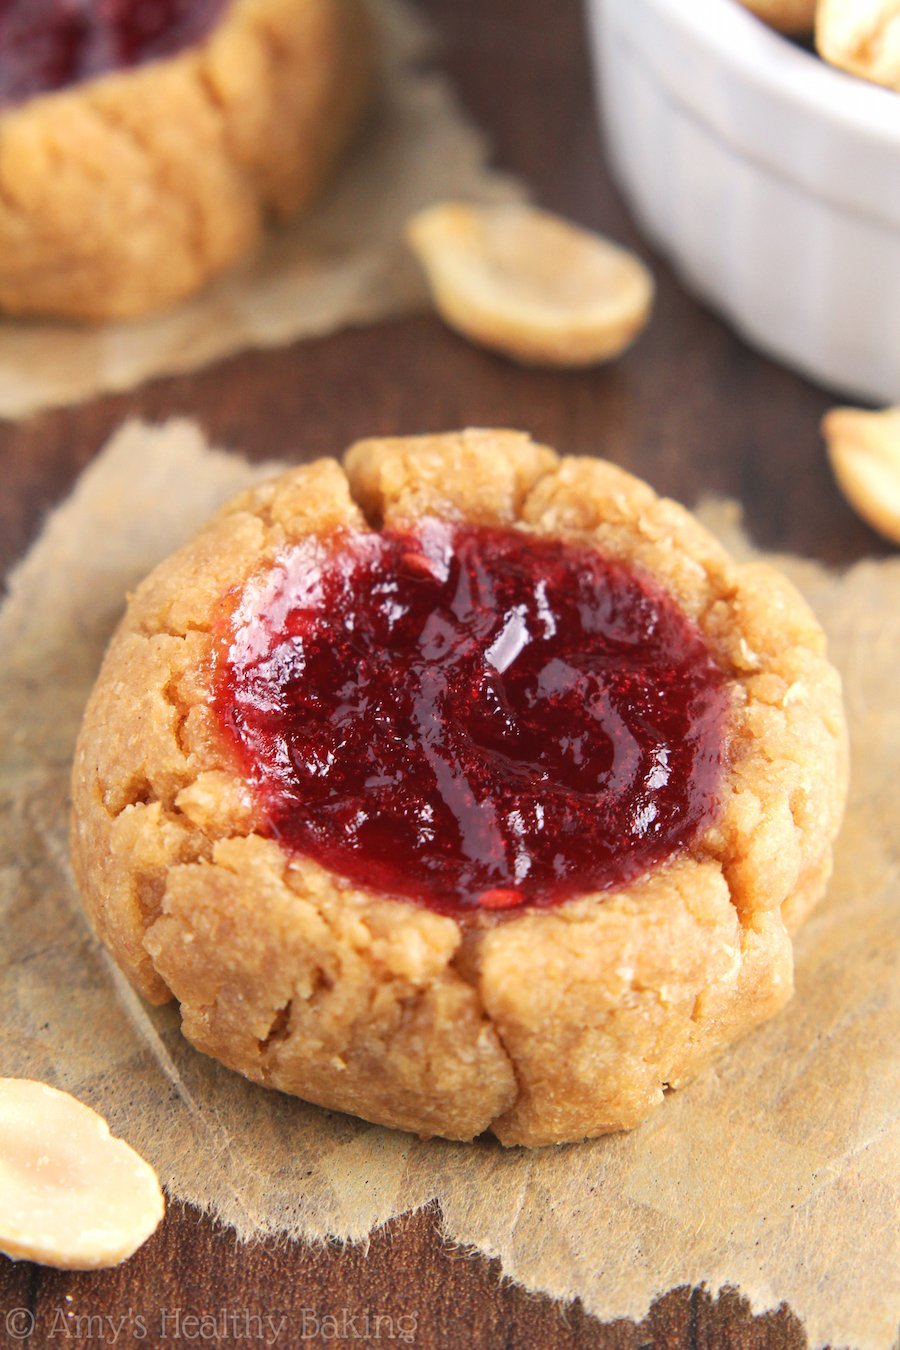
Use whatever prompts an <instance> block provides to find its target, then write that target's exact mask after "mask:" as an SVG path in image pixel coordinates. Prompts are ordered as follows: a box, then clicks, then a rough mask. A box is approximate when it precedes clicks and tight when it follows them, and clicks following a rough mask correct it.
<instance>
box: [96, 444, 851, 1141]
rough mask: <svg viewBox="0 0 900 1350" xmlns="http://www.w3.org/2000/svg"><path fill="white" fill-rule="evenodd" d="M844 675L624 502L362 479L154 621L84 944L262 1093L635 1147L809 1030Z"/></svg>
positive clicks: (389, 474)
mask: <svg viewBox="0 0 900 1350" xmlns="http://www.w3.org/2000/svg"><path fill="white" fill-rule="evenodd" d="M823 648H824V642H823V637H822V633H821V630H820V628H819V626H818V624H817V623H816V621H815V619H814V618H813V616H812V615H811V614H810V612H809V610H808V608H807V607H806V605H805V604H804V602H803V601H802V600H801V598H800V597H799V596H798V595H797V593H796V592H795V591H794V589H793V588H792V587H791V586H790V585H789V584H788V583H787V582H786V581H785V580H784V579H783V578H782V577H781V576H780V575H779V574H778V573H777V572H775V571H774V570H773V569H771V568H769V567H767V566H764V565H761V564H750V565H744V566H739V565H736V564H735V563H733V562H732V561H731V560H730V559H729V558H728V556H727V555H726V554H725V552H724V551H723V549H722V548H721V547H720V546H719V545H718V544H717V543H716V542H715V541H714V540H713V539H712V538H711V537H710V536H709V535H708V534H707V533H706V532H705V531H704V530H703V529H702V528H701V527H700V526H699V524H698V523H697V522H696V521H694V519H693V518H692V517H691V516H690V515H689V513H688V512H686V511H685V510H684V509H683V508H681V507H679V506H677V505H676V504H675V503H673V502H670V501H665V500H661V499H659V498H658V497H657V496H656V495H655V494H654V493H653V492H652V490H651V489H650V488H648V487H647V486H646V485H645V484H643V483H641V482H640V481H639V480H637V479H635V478H633V477H631V476H630V475H629V474H626V473H624V472H623V471H622V470H620V469H617V468H615V467H614V466H612V465H610V464H607V463H605V462H603V461H601V460H595V459H574V458H562V459H561V458H559V457H558V456H557V455H555V454H554V453H553V452H552V451H550V450H548V449H546V448H544V447H542V446H538V445H535V444H534V443H532V442H531V441H530V440H529V439H528V437H526V436H524V435H520V434H518V433H515V432H505V431H468V432H462V433H458V434H448V435H444V436H433V437H413V438H409V439H405V440H401V439H393V440H375V441H365V442H360V443H358V444H357V445H355V446H354V447H352V448H351V449H350V450H349V451H348V453H347V455H346V456H345V458H344V462H343V466H341V465H340V464H339V463H338V462H337V461H334V460H322V461H319V462H317V463H315V464H312V465H308V466H304V467H301V468H298V469H294V470H291V471H289V472H288V473H286V474H284V475H283V476H282V477H281V478H279V479H276V480H274V481H273V482H271V483H268V484H265V485H263V486H262V487H258V488H255V489H253V490H251V491H249V492H248V493H246V494H244V495H243V496H242V497H240V498H239V499H237V500H236V501H235V502H233V503H231V504H230V506H229V507H227V508H226V509H225V510H224V511H223V512H222V513H220V515H219V516H218V517H217V518H216V519H215V520H214V521H213V522H211V524H210V525H209V526H208V527H207V528H206V529H205V530H204V531H203V532H202V533H201V534H200V535H199V536H198V537H197V538H196V539H195V540H194V541H193V543H191V544H189V545H188V546H187V547H186V548H184V549H182V550H181V551H180V552H179V553H177V554H176V555H174V556H173V557H172V558H170V559H169V560H168V561H166V562H165V563H163V564H162V565H161V566H160V567H159V568H157V569H156V570H155V571H154V572H153V573H152V574H151V575H150V577H148V578H147V580H146V581H145V582H144V583H143V584H142V585H141V586H140V587H139V588H138V590H137V592H136V594H135V595H134V597H133V598H132V600H131V603H130V605H129V609H128V612H127V614H126V616H125V618H124V619H123V621H122V624H121V625H120V628H119V630H118V631H117V633H116V635H115V637H114V638H113V641H112V644H111V646H110V649H109V652H108V654H107V657H106V660H105V662H104V665H103V669H102V671H101V673H100V676H99V679H98V681H97V685H96V687H95V690H94V693H93V695H92V697H91V700H90V703H89V705H88V709H87V711H86V714H85V720H84V725H83V729H82V732H81V736H80V739H79V744H78V749H77V753H76V760H75V767H74V772H73V800H74V816H73V836H72V837H73V859H74V864H75V869H76V874H77V877H78V880H79V884H80V887H81V890H82V894H83V897H84V903H85V906H86V909H87V911H88V914H89V915H90V917H91V919H92V922H93V923H94V926H95V928H96V930H97V932H98V933H99V935H100V936H101V938H102V939H103V940H104V942H105V943H106V944H107V945H108V946H109V948H110V949H111V951H112V952H113V954H114V955H115V957H116V959H117V961H118V962H119V964H120V965H121V966H122V968H123V969H124V970H125V971H126V973H127V974H128V975H129V977H130V978H131V980H132V981H133V983H134V984H135V987H136V988H138V989H139V990H140V991H141V992H142V993H143V994H144V995H145V996H146V997H148V998H150V999H152V1000H154V1001H157V1002H162V1001H165V1000H166V999H168V998H169V997H173V996H174V997H175V998H176V999H177V1000H178V1001H179V1003H180V1006H181V1014H182V1025H183V1029H184V1032H185V1035H186V1036H187V1037H188V1038H189V1039H190V1040H191V1041H192V1043H193V1044H194V1045H196V1046H197V1047H198V1048H199V1049H201V1050H204V1051H205V1052H206V1053H208V1054H211V1055H214V1056H215V1057H216V1058H218V1059H220V1060H221V1061H222V1062H223V1063H225V1064H227V1065H229V1066H230V1067H232V1068H235V1069H237V1070H239V1071H240V1072H242V1073H244V1074H246V1075H247V1076H248V1077H250V1078H252V1079H254V1080H255V1081H257V1082H260V1083H263V1084H265V1085H267V1086H271V1087H277V1088H281V1089H282V1090H284V1091H288V1092H293V1093H296V1094H297V1095H299V1096H302V1097H304V1098H306V1099H307V1100H309V1101H313V1102H317V1103H319V1104H321V1105H324V1106H328V1107H331V1108H336V1109H339V1110H344V1111H349V1112H353V1113H354V1114H357V1115H360V1116H363V1117H364V1118H366V1119H370V1120H373V1121H377V1122H380V1123H384V1124H388V1125H393V1126H397V1127H399V1128H403V1129H410V1130H415V1131H418V1132H420V1133H422V1134H424V1135H430V1134H440V1135H445V1136H447V1137H450V1138H459V1139H469V1138H472V1137H473V1136H474V1135H476V1134H478V1133H480V1132H482V1131H483V1130H486V1129H491V1130H493V1131H494V1133H495V1134H496V1135H497V1136H498V1137H499V1138H500V1139H501V1140H502V1141H503V1142H504V1143H508V1144H529V1145H541V1144H548V1143H558V1142H563V1141H569V1140H577V1139H581V1138H584V1137H588V1136H592V1135H597V1134H602V1133H604V1132H607V1131H611V1130H617V1129H622V1128H629V1127H631V1126H633V1125H635V1124H637V1123H638V1122H639V1121H640V1120H641V1119H643V1117H644V1116H646V1114H647V1113H648V1112H649V1111H650V1110H651V1109H652V1108H653V1106H654V1105H655V1104H657V1103H658V1102H659V1101H661V1099H662V1096H663V1093H664V1091H665V1090H666V1089H667V1088H669V1087H677V1086H679V1085H680V1084H682V1083H684V1082H686V1081H687V1080H688V1079H689V1078H690V1077H692V1076H693V1075H694V1074H695V1073H696V1072H697V1071H698V1070H699V1069H700V1068H702V1067H703V1065H704V1064H705V1063H706V1062H707V1061H708V1060H709V1059H710V1058H711V1057H712V1056H713V1055H715V1054H716V1053H717V1052H718V1051H720V1050H721V1049H722V1048H723V1047H724V1046H726V1045H728V1044H730V1043H731V1042H732V1041H734V1040H736V1039H737V1038H738V1037H740V1036H741V1035H743V1034H744V1033H745V1032H746V1031H748V1030H749V1029H750V1028H751V1027H753V1026H754V1025H756V1024H757V1023H759V1022H761V1021H762V1020H764V1019H765V1018H767V1017H769V1016H771V1015H772V1014H773V1013H774V1012H776V1011H777V1010H778V1009H779V1008H780V1007H781V1006H782V1005H783V1004H784V1002H785V1001H786V1000H787V999H788V998H789V997H790V993H791V989H792V959H791V932H792V931H793V930H794V929H795V928H796V927H797V925H798V924H799V923H800V922H802V920H803V919H804V918H805V917H806V914H807V913H808V912H809V910H810V909H811V908H812V906H813V905H814V904H815V903H816V901H817V900H818V899H819V897H820V896H821V894H822V891H823V890H824V887H825V884H826V881H827V878H828V874H829V871H830V866H831V843H832V839H833V837H834V834H835V832H836V829H837V826H838V823H839V819H840V815H841V810H842V806H843V797H844V791H845V779H846V748H845V731H844V721H843V713H842V707H841V701H840V688H839V681H838V677H837V675H836V673H835V671H834V670H833V669H832V667H831V666H830V665H829V664H828V662H827V660H826V658H825V656H824V650H823Z"/></svg>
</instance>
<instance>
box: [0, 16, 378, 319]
mask: <svg viewBox="0 0 900 1350" xmlns="http://www.w3.org/2000/svg"><path fill="white" fill-rule="evenodd" d="M371 79H372V42H371V35H370V32H369V26H368V21H367V16H366V13H365V10H364V7H363V4H362V0H232V2H231V4H230V5H229V6H228V8H227V10H226V12H225V15H224V16H223V18H222V19H221V20H220V21H219V23H218V24H217V25H216V27H215V28H214V30H213V32H212V33H211V35H210V36H209V37H208V38H207V39H206V40H205V41H203V42H201V43H199V44H198V45H196V46H193V47H190V48H188V49H187V50H186V51H184V52H182V53H180V54H178V55H177V56H173V57H170V58H168V59H165V60H161V61H158V62H155V63H152V64H149V65H146V66H141V67H138V68H134V69H130V70H127V71H123V72H119V73H115V74H110V75H105V76H102V77H100V78H96V79H92V80H89V81H87V82H85V83H83V84H78V85H75V86H73V87H72V88H69V89H65V90H62V91H60V92H57V93H53V94H47V95H44V96H41V97H37V98H34V99H32V100H31V101H29V102H27V103H24V104H22V105H21V106H17V107H13V108H9V109H6V110H3V111H2V112H0V309H3V310H6V311H8V312H9V313H12V314H35V315H37V314H51V315H60V316H65V317H70V318H77V319H88V320H98V319H110V318H128V317H133V316H136V315H140V314H144V313H147V312H149V311H152V310H156V309H160V308H162V307H164V306H166V305H171V304H173V303H175V302H176V301H178V300H181V299H183V298H184V297H186V296H188V295H190V294H192V293H193V292H194V291H196V290H197V289H199V288H200V287H201V286H202V285H204V284H205V283H206V282H207V281H209V280H210V279H211V278H213V277H214V276H216V275H218V274H219V273H220V272H222V271H223V270H224V269H226V268H227V267H229V266H231V265H232V264H233V263H235V262H236V261H237V260H238V259H240V258H241V257H243V256H244V255H245V254H246V253H248V252H249V251H250V250H251V249H252V248H253V247H254V245H255V244H256V243H257V241H258V240H259V238H260V235H261V233H262V230H263V228H264V226H265V224H266V222H267V221H268V220H270V219H272V218H275V219H285V218H287V217H289V216H291V215H293V214H294V213H295V212H297V211H298V210H300V209H301V208H302V207H303V206H305V205H306V204H307V203H308V202H309V201H310V200H311V199H312V198H313V197H314V196H315V194H316V193H317V192H318V191H319V189H320V188H321V186H322V184H323V183H324V182H325V180H326V179H327V177H328V174H329V172H330V171H331V169H332V167H333V165H334V163H335V162H336V160H337V158H338V156H339V154H340V152H341V151H342V149H343V148H344V146H345V144H346V142H347V140H348V138H349V136H350V134H351V132H352V131H353V129H354V127H355V125H356V123H357V121H358V118H359V115H360V113H361V111H362V108H363V106H364V104H365V102H366V100H367V98H368V94H369V90H370V86H371Z"/></svg>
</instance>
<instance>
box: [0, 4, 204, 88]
mask: <svg viewBox="0 0 900 1350" xmlns="http://www.w3.org/2000/svg"><path fill="white" fill-rule="evenodd" d="M226 3H227V0H0V107H2V106H3V105H4V104H13V103H21V102H24V100H25V99H29V98H34V97H35V96H36V95H38V94H49V93H52V92H53V90H55V89H64V88H66V87H67V86H69V85H73V84H79V83H80V82H81V81H82V80H87V79H91V78H92V77H93V76H95V75H105V74H108V73H109V72H110V71H114V70H124V69H127V68H128V67H130V66H140V65H143V64H144V63H145V62H147V61H158V60H159V59H160V58H162V57H166V56H174V55H175V53H176V52H179V51H182V50H183V48H185V47H190V46H192V45H193V44H194V43H197V42H201V41H202V40H203V38H205V37H206V36H207V35H208V34H209V32H210V31H211V29H212V27H213V25H214V24H215V22H216V20H217V19H218V18H219V17H220V15H221V13H222V11H223V10H224V8H225V5H226Z"/></svg>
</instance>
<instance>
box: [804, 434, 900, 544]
mask: <svg viewBox="0 0 900 1350" xmlns="http://www.w3.org/2000/svg"><path fill="white" fill-rule="evenodd" d="M822 434H823V435H824V437H825V441H826V444H827V446H828V458H829V460H830V461H831V468H832V470H833V472H834V476H835V479H836V480H837V485H838V487H839V488H840V489H841V492H843V494H844V496H845V497H846V498H847V501H848V502H849V503H850V505H851V506H852V507H853V509H854V511H856V512H858V514H859V515H861V516H862V518H863V520H864V521H865V522H866V523H867V524H868V525H871V526H872V529H873V530H877V531H878V533H879V534H883V535H884V536H885V538H886V539H890V540H891V541H892V543H895V544H900V408H888V409H887V410H886V411H885V412H863V411H862V409H859V408H833V409H832V411H831V412H829V413H826V415H825V417H824V418H823V420H822Z"/></svg>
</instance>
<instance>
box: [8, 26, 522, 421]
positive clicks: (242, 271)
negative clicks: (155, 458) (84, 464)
mask: <svg viewBox="0 0 900 1350" xmlns="http://www.w3.org/2000/svg"><path fill="white" fill-rule="evenodd" d="M370 4H371V7H372V11H373V14H374V16H375V19H376V22H377V26H378V31H379V35H380V51H381V66H382V79H381V92H380V95H379V98H378V100H377V104H376V107H375V109H374V111H373V113H372V115H371V117H370V119H369V122H368V123H367V125H366V127H365V128H364V130H363V132H362V133H361V135H360V137H359V140H358V142H357V144H356V145H355V147H354V149H353V152H352V154H351V156H350V158H349V160H348V162H347V164H346V165H345V166H344V167H343V169H342V170H341V171H340V173H339V175H338V177H337V178H336V180H335V182H334V184H333V185H332V187H331V188H330V189H329V191H328V193H327V195H326V196H325V197H324V198H323V199H322V201H321V203H320V204H319V205H318V206H316V207H315V209H314V210H313V212H312V214H310V215H307V216H305V217H304V218H303V219H301V220H300V221H298V222H297V223H296V224H295V225H292V226H288V227H285V228H282V229H279V230H271V231H270V232H269V235H268V237H267V239H266V241H265V243H264V244H263V246H262V247H261V249H260V250H259V251H258V252H256V253H255V254H254V255H253V257H252V258H251V259H249V260H248V261H247V262H246V263H244V264H243V265H241V266H240V267H239V268H237V269H236V270H235V271H232V272H230V273H228V275H227V276H225V277H223V278H222V279H221V280H219V281H218V282H216V283H215V284H214V285H213V286H211V287H209V288H208V289H207V290H205V291H203V292H202V293H201V294H200V295H198V296H197V297H196V298H194V299H192V300H190V301H188V302H186V303H185V304H183V305H180V306H178V307H177V308H176V309H174V310H171V311H169V312H167V313H165V314H161V315H156V316H152V317H150V318H147V319H143V320H140V321H138V322H131V323H114V324H106V325H101V326H99V327H90V326H82V325H76V324H71V323H62V322H53V321H46V320H37V321H30V322H29V321H25V320H21V321H20V320H14V319H10V318H3V317H2V316H0V418H15V417H23V416H25V415H27V414H29V413H33V412H36V411H38V410H39V409H41V408H48V407H54V406H58V405H60V404H66V403H76V402H79V401H80V400H82V399H86V398H90V397H92V396H93V395H95V394H98V393H111V392H121V391H122V390H126V389H132V388H134V387H135V385H138V384H140V383H141V382H142V381H144V380H149V379H153V378H154V377H156V376H159V375H172V374H177V373H181V372H184V371H189V370H198V369H199V368H200V367H202V366H206V365H209V364H210V363H211V362H213V361H218V360H220V359H222V358H223V357H226V356H230V355H232V354H233V353H235V352H238V351H242V350H243V349H245V348H248V347H277V346H282V345H284V344H286V343H289V342H293V341H294V340H295V339H297V338H301V337H312V336H320V335H322V334H324V333H330V332H333V331H334V330H336V329H338V328H344V327H348V326H350V325H354V324H363V323H369V322H372V321H373V320H375V319H379V318H385V317H387V316H388V315H395V314H400V313H404V312H407V311H411V310H415V309H418V308H423V307H425V305H426V304H427V298H426V291H425V287H424V284H423V281H422V279H421V275H420V272H419V269H418V268H417V266H416V265H415V263H414V262H413V261H412V259H411V257H410V255H409V253H408V251H407V249H406V247H405V245H404V243H403V238H402V228H403V223H404V221H405V220H406V218H407V217H408V216H409V215H411V214H412V212H414V211H417V210H419V209H420V208H421V207H424V206H427V205H429V204H431V203H432V202H435V201H439V200H440V199H441V198H445V197H459V198H463V199H465V200H470V201H498V200H504V199H509V198H512V197H521V196H522V195H523V193H522V189H521V188H520V187H519V186H517V184H516V183H515V182H514V180H513V179H512V178H510V177H508V176H504V175H501V174H499V173H497V172H494V171H493V170H490V169H489V168H488V167H487V147H486V143H485V141H484V138H483V137H482V136H481V134H480V133H479V132H478V131H477V130H476V129H475V127H474V126H472V124H471V123H470V122H469V121H468V119H467V118H466V117H465V115H464V114H463V112H462V109H461V107H460V105H459V103H458V100H457V98H456V95H455V92H454V90H453V87H452V85H451V84H450V82H449V80H448V79H447V78H446V77H445V76H444V75H442V74H441V73H440V72H438V71H435V70H434V69H429V68H428V66H427V64H423V63H425V62H427V59H428V58H429V56H430V55H432V54H433V48H434V42H433V39H432V36H431V32H430V29H429V28H428V27H427V25H426V24H425V22H424V20H423V19H422V18H421V16H420V15H419V14H418V13H417V12H416V11H415V10H414V9H413V8H412V7H411V6H409V5H407V4H406V3H405V0H370Z"/></svg>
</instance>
